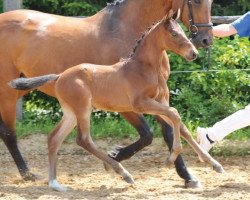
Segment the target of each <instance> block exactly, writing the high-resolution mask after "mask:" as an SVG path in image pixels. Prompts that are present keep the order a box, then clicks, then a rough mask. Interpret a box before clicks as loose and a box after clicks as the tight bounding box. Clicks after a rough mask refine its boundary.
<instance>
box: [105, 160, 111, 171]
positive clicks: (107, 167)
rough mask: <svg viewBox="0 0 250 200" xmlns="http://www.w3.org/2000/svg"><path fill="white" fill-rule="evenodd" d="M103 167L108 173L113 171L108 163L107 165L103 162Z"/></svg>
mask: <svg viewBox="0 0 250 200" xmlns="http://www.w3.org/2000/svg"><path fill="white" fill-rule="evenodd" d="M103 166H104V169H105V170H106V171H107V172H109V171H111V169H112V167H111V166H110V165H109V164H108V163H106V162H103Z"/></svg>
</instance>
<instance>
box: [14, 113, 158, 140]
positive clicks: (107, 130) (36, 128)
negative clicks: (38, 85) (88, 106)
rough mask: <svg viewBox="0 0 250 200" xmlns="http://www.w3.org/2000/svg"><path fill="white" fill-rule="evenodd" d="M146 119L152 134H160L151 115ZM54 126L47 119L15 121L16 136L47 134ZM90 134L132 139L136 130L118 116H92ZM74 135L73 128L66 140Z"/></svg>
mask: <svg viewBox="0 0 250 200" xmlns="http://www.w3.org/2000/svg"><path fill="white" fill-rule="evenodd" d="M147 120H148V122H149V124H150V127H151V130H152V131H153V132H154V135H155V136H157V137H158V136H159V135H160V129H159V125H158V124H157V123H156V121H155V120H154V119H153V118H152V117H147ZM55 126H56V123H54V122H51V121H48V120H41V121H35V122H33V120H30V121H29V119H25V120H24V121H19V122H17V137H18V138H24V137H26V136H28V135H32V134H48V133H50V132H51V131H52V130H53V128H54V127H55ZM91 135H92V136H93V137H94V138H106V137H114V138H118V139H121V138H131V139H133V138H136V137H138V134H137V132H136V130H135V129H134V128H133V127H132V126H131V125H130V124H129V123H128V122H126V121H125V120H123V119H120V118H118V119H116V118H108V119H95V118H93V117H92V120H91ZM75 136H76V131H75V130H74V131H72V133H71V134H70V135H69V136H68V138H67V141H71V140H75Z"/></svg>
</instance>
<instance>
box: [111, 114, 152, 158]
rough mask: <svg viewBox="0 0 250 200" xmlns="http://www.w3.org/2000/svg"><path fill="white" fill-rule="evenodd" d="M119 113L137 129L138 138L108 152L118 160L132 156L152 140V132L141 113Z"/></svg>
mask: <svg viewBox="0 0 250 200" xmlns="http://www.w3.org/2000/svg"><path fill="white" fill-rule="evenodd" d="M120 114H121V115H122V116H123V117H124V118H125V119H126V120H127V121H128V122H129V123H130V124H131V125H132V126H133V127H134V128H135V129H136V130H137V132H138V133H139V135H140V138H139V139H138V140H137V141H136V142H134V143H133V144H131V145H129V146H127V147H118V148H116V150H115V151H114V152H111V153H110V154H109V156H110V157H111V158H113V159H114V160H116V161H118V162H121V161H122V160H125V159H128V158H130V157H132V156H133V155H134V154H136V153H137V152H138V151H140V150H141V149H143V148H144V147H146V146H148V145H150V144H151V143H152V140H153V133H152V132H151V131H150V128H149V126H148V124H147V122H146V120H145V118H144V117H143V115H142V114H138V113H133V112H126V113H120Z"/></svg>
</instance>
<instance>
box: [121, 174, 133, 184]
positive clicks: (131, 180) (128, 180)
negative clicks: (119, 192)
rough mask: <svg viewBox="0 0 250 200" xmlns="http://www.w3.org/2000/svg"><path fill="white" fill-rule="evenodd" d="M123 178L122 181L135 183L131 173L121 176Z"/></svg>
mask: <svg viewBox="0 0 250 200" xmlns="http://www.w3.org/2000/svg"><path fill="white" fill-rule="evenodd" d="M123 179H124V181H126V182H127V183H129V184H134V183H135V181H134V179H133V177H132V176H131V175H130V176H125V177H123Z"/></svg>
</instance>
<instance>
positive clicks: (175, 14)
mask: <svg viewBox="0 0 250 200" xmlns="http://www.w3.org/2000/svg"><path fill="white" fill-rule="evenodd" d="M180 13H181V11H180V9H178V10H177V11H176V12H175V13H174V14H173V16H172V18H173V19H174V20H177V19H179V17H180Z"/></svg>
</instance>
